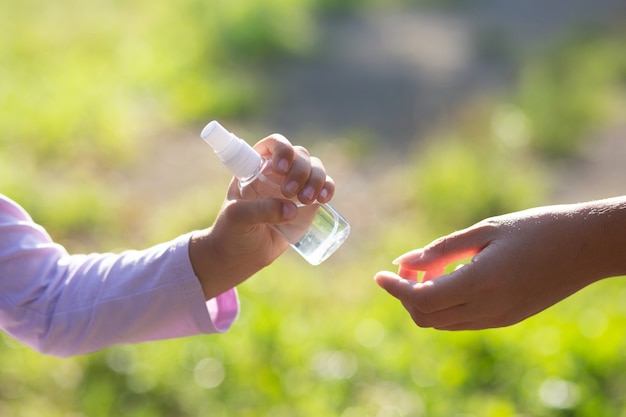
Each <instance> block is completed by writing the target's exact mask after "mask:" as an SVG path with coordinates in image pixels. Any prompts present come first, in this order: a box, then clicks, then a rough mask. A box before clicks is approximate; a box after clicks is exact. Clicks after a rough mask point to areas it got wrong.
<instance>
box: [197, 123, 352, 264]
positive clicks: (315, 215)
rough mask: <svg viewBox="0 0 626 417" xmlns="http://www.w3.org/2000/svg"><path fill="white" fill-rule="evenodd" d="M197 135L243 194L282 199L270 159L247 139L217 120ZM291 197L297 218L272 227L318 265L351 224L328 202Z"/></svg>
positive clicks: (348, 230)
mask: <svg viewBox="0 0 626 417" xmlns="http://www.w3.org/2000/svg"><path fill="white" fill-rule="evenodd" d="M200 136H201V137H202V139H204V141H205V142H207V143H208V144H209V145H211V147H213V149H214V151H215V153H216V154H217V156H219V158H220V159H221V160H222V163H224V165H226V167H227V168H228V169H229V170H230V171H231V172H232V173H233V174H234V175H235V177H237V178H238V179H239V190H240V192H241V196H242V197H243V198H245V199H254V198H270V197H271V198H281V199H285V196H284V195H283V194H282V191H281V189H280V185H279V181H280V179H281V178H280V177H278V176H277V174H275V173H273V170H272V167H271V160H269V159H265V158H263V157H261V155H259V154H258V153H257V152H256V151H255V150H254V148H252V146H250V145H249V144H248V143H247V142H245V141H244V140H242V139H240V138H238V137H237V136H235V135H233V134H232V133H230V132H229V131H227V130H226V129H224V127H222V125H220V124H219V123H218V122H216V121H212V122H211V123H209V124H208V125H206V127H205V128H204V129H203V130H202V133H201V134H200ZM292 201H293V202H294V203H296V205H297V207H298V214H297V215H296V218H295V219H294V220H292V221H290V222H289V223H285V224H276V225H272V227H273V228H274V229H276V230H277V231H278V232H279V233H280V234H281V235H282V236H283V237H284V238H285V239H286V240H287V241H288V242H289V244H290V245H291V247H293V248H294V249H295V250H296V251H297V252H298V253H299V254H300V255H302V257H303V258H304V259H306V260H307V261H308V262H309V263H310V264H312V265H319V264H320V263H322V262H324V260H326V259H327V258H328V257H329V256H330V255H332V254H333V253H334V252H335V251H336V250H337V248H339V246H341V244H342V243H343V242H344V241H345V240H346V239H347V238H348V234H349V233H350V225H349V224H348V222H347V221H346V219H345V218H344V217H343V216H342V215H341V214H339V213H338V212H337V211H336V210H335V209H334V208H333V207H331V206H330V205H329V204H321V203H319V202H317V201H315V202H314V203H312V204H307V205H305V204H302V203H300V202H299V201H298V200H297V198H294V199H292Z"/></svg>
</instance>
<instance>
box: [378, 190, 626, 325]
mask: <svg viewBox="0 0 626 417" xmlns="http://www.w3.org/2000/svg"><path fill="white" fill-rule="evenodd" d="M624 206H625V204H624V200H623V199H621V200H606V201H603V202H602V203H593V204H579V205H563V206H551V207H544V208H537V209H532V210H527V211H522V212H518V213H512V214H508V215H504V216H500V217H494V218H490V219H487V220H484V221H482V222H479V223H477V224H476V225H474V226H472V227H470V228H468V229H465V230H461V231H458V232H455V233H452V234H450V235H448V236H446V237H443V238H440V239H438V240H436V241H434V242H433V243H431V244H430V245H428V246H426V247H425V248H423V249H418V250H415V251H412V252H408V253H406V254H404V255H402V256H401V257H399V258H398V259H396V261H395V262H394V263H396V264H398V265H399V270H398V273H397V274H395V273H392V272H388V271H382V272H379V273H378V274H376V276H375V280H376V282H377V283H378V285H380V286H381V287H382V288H384V289H385V290H386V291H387V292H389V293H390V294H391V295H393V296H394V297H396V298H398V299H399V300H400V301H401V302H402V304H403V306H404V307H405V308H406V310H407V311H408V312H409V314H410V315H411V317H412V319H413V321H414V322H415V323H416V324H417V325H418V326H420V327H433V328H437V329H443V330H471V329H484V328H492V327H502V326H508V325H511V324H514V323H517V322H519V321H521V320H524V319H525V318H527V317H529V316H532V315H534V314H536V313H538V312H540V311H542V310H544V309H546V308H548V307H550V306H551V305H553V304H555V303H557V302H558V301H560V300H562V299H564V298H566V297H567V296H569V295H571V294H572V293H574V292H576V291H578V290H580V289H581V288H583V287H585V286H586V285H588V284H590V283H592V282H594V281H597V280H599V279H601V278H606V277H609V276H615V275H617V274H618V273H623V271H624V265H623V264H624V261H623V260H622V259H623V251H624V250H626V246H625V244H626V242H625V239H624V238H623V237H622V236H623V234H624V233H623V230H624V229H623V227H624V225H625V224H626V216H625V215H624V213H625V212H626V210H625V209H624ZM607 213H609V214H610V213H612V216H610V215H607ZM620 245H621V246H620ZM468 258H471V262H469V263H467V264H465V265H461V266H462V267H460V268H457V269H456V270H455V271H453V272H450V273H444V270H445V268H446V267H447V266H448V265H450V264H453V263H457V262H460V261H463V260H466V259H468ZM418 275H422V277H421V279H420V280H418Z"/></svg>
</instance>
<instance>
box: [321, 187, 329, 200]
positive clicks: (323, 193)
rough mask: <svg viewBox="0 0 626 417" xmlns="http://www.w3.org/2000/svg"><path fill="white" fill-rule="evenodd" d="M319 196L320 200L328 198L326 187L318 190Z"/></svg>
mask: <svg viewBox="0 0 626 417" xmlns="http://www.w3.org/2000/svg"><path fill="white" fill-rule="evenodd" d="M320 198H321V199H322V200H326V199H327V198H328V190H327V189H326V188H324V189H323V190H322V192H320Z"/></svg>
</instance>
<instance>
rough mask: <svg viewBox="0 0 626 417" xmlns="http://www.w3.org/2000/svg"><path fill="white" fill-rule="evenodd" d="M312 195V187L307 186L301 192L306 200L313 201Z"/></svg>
mask: <svg viewBox="0 0 626 417" xmlns="http://www.w3.org/2000/svg"><path fill="white" fill-rule="evenodd" d="M314 193H315V190H314V189H313V187H311V186H309V185H307V186H306V188H305V189H304V190H303V191H302V196H303V197H304V198H306V199H307V200H313V194H314Z"/></svg>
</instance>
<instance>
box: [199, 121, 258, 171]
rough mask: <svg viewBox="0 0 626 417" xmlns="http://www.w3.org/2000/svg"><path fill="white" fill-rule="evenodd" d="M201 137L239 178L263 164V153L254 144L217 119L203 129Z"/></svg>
mask: <svg viewBox="0 0 626 417" xmlns="http://www.w3.org/2000/svg"><path fill="white" fill-rule="evenodd" d="M200 137H201V138H202V139H203V140H204V141H205V142H206V143H208V144H209V145H211V147H212V148H213V150H214V151H215V153H216V154H217V156H219V158H220V159H221V160H222V163H223V164H224V165H226V167H227V168H228V169H229V170H230V171H231V172H232V173H233V174H234V175H235V176H236V177H237V178H239V179H245V178H248V177H250V176H251V175H253V174H254V173H255V172H256V170H257V169H258V168H259V165H260V164H261V161H262V158H261V155H259V154H258V153H257V151H255V150H254V149H253V148H252V146H250V145H249V144H248V143H247V142H245V141H244V140H242V139H239V138H238V137H237V136H235V135H233V134H232V133H230V132H229V131H228V130H226V129H225V128H224V127H223V126H222V125H221V124H219V123H218V122H217V121H215V120H213V121H212V122H210V123H209V124H208V125H206V126H205V128H204V129H202V132H201V133H200Z"/></svg>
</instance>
